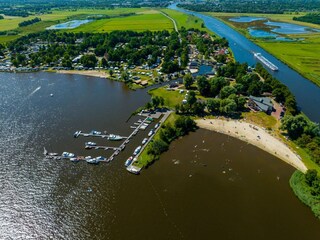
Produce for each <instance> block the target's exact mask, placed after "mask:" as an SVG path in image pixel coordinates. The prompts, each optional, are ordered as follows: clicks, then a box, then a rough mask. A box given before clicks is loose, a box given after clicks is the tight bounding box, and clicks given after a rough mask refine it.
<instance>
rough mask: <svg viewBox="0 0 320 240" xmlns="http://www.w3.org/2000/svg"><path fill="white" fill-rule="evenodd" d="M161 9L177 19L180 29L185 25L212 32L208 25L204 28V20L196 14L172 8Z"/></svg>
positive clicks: (187, 27)
mask: <svg viewBox="0 0 320 240" xmlns="http://www.w3.org/2000/svg"><path fill="white" fill-rule="evenodd" d="M161 11H162V12H164V13H166V14H168V15H169V16H170V17H172V18H173V19H174V20H175V21H176V23H177V27H178V29H180V28H181V27H185V28H186V29H189V28H195V29H200V30H203V31H206V32H208V33H212V32H211V31H210V30H208V29H207V28H206V27H204V28H203V27H202V24H203V21H202V20H201V19H199V18H197V17H195V16H192V15H189V14H184V13H182V12H178V11H175V10H171V9H162V10H161Z"/></svg>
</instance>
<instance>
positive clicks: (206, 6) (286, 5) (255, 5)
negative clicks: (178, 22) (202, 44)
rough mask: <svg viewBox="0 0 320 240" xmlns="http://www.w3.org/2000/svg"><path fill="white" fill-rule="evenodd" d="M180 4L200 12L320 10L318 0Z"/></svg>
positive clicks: (217, 0) (224, 0)
mask: <svg viewBox="0 0 320 240" xmlns="http://www.w3.org/2000/svg"><path fill="white" fill-rule="evenodd" d="M178 6H180V7H183V8H186V9H189V10H192V11H198V12H240V13H241V12H242V13H280V14H282V13H284V12H301V11H316V10H320V6H319V1H317V0H309V1H307V4H306V1H305V0H282V1H274V0H256V1H252V0H241V1H238V0H214V1H213V0H207V1H203V2H198V1H195V0H194V1H193V2H191V3H190V2H188V3H185V4H183V3H182V4H179V5H178Z"/></svg>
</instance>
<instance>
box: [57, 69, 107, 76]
mask: <svg viewBox="0 0 320 240" xmlns="http://www.w3.org/2000/svg"><path fill="white" fill-rule="evenodd" d="M56 73H62V74H77V75H83V76H89V77H100V78H108V77H109V76H110V75H109V73H107V72H106V71H99V70H58V71H56Z"/></svg>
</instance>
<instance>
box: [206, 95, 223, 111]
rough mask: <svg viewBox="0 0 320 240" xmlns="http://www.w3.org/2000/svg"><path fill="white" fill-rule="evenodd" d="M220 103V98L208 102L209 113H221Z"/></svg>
mask: <svg viewBox="0 0 320 240" xmlns="http://www.w3.org/2000/svg"><path fill="white" fill-rule="evenodd" d="M220 102H221V100H220V99H219V98H213V99H209V100H208V101H207V108H208V110H209V112H211V113H214V112H216V113H218V112H219V111H220Z"/></svg>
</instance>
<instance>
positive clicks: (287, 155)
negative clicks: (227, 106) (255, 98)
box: [196, 119, 307, 172]
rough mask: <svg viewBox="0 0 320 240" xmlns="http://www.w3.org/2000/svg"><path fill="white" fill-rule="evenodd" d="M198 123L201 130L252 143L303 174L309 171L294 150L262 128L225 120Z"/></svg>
mask: <svg viewBox="0 0 320 240" xmlns="http://www.w3.org/2000/svg"><path fill="white" fill-rule="evenodd" d="M196 123H197V125H198V126H199V127H200V128H204V129H207V130H211V131H215V132H219V133H223V134H226V135H229V136H232V137H235V138H238V139H240V140H242V141H245V142H247V143H250V144H252V145H254V146H256V147H258V148H260V149H262V150H264V151H266V152H268V153H270V154H272V155H274V156H276V157H278V158H280V159H281V160H283V161H285V162H286V163H288V164H290V165H291V166H293V167H295V168H296V169H298V170H300V171H301V172H306V171H307V167H306V166H305V164H304V163H303V162H302V161H301V159H300V157H299V156H298V155H297V154H296V153H295V152H294V151H293V150H292V149H290V148H289V147H288V146H287V145H286V144H285V143H283V142H282V141H280V140H279V139H277V138H276V137H274V136H272V135H271V134H269V133H268V132H267V131H266V130H264V129H262V128H261V127H258V126H255V125H253V124H250V123H247V122H243V121H236V120H224V119H206V120H204V119H198V120H196Z"/></svg>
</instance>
